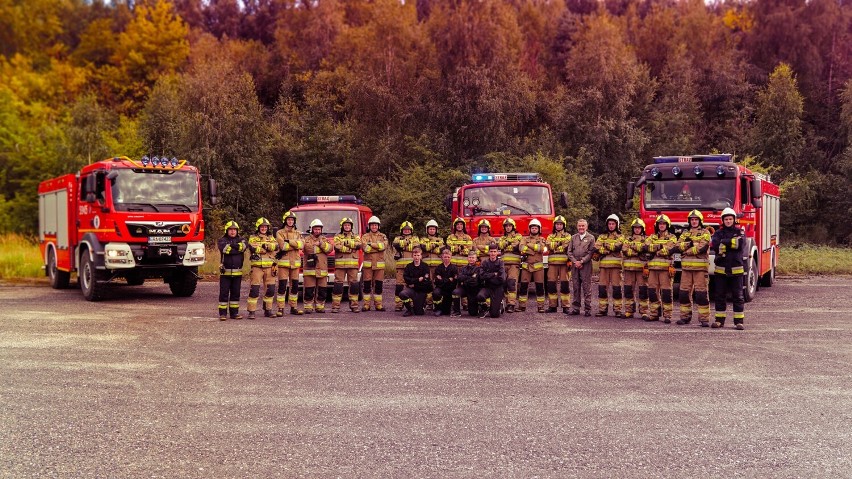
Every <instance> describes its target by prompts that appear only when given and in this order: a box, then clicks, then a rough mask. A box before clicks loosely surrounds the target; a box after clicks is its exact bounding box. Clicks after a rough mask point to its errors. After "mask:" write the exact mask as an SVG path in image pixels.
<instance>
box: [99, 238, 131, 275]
mask: <svg viewBox="0 0 852 479" xmlns="http://www.w3.org/2000/svg"><path fill="white" fill-rule="evenodd" d="M104 265H105V266H106V267H107V268H108V269H122V268H133V267H135V266H136V260H135V259H133V251H132V250H131V249H130V245H128V244H127V243H107V245H106V246H104Z"/></svg>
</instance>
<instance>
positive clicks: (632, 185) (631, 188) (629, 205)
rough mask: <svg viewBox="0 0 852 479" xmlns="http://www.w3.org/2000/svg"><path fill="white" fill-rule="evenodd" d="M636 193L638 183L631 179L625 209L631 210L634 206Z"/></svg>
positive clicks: (628, 184)
mask: <svg viewBox="0 0 852 479" xmlns="http://www.w3.org/2000/svg"><path fill="white" fill-rule="evenodd" d="M634 194H636V183H634V182H632V181H630V182H628V183H627V200H626V201H625V202H624V209H625V210H630V209H632V208H633V195H634Z"/></svg>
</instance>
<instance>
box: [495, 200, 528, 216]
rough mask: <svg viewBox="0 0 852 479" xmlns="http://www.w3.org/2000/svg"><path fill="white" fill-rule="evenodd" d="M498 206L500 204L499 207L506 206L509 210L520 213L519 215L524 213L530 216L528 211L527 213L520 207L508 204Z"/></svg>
mask: <svg viewBox="0 0 852 479" xmlns="http://www.w3.org/2000/svg"><path fill="white" fill-rule="evenodd" d="M500 204H501V205H503V206H508V207H509V208H512V209H513V210H518V211H520V212H521V213H526V214H528V215H530V216H532V213H530V212H529V211H527V210H525V209H523V208H521V207H520V206H515V205H510V204H509V203H500Z"/></svg>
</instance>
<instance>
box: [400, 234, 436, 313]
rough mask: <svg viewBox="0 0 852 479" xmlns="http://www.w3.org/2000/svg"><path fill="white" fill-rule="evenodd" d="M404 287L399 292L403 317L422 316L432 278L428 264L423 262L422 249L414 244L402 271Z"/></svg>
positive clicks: (431, 287)
mask: <svg viewBox="0 0 852 479" xmlns="http://www.w3.org/2000/svg"><path fill="white" fill-rule="evenodd" d="M402 277H403V280H404V281H405V288H403V290H402V292H401V293H399V297H400V298H402V304H403V305H404V306H405V313H403V314H402V315H403V316H404V317H408V316H411V315H412V314H414V315H417V316H423V314H424V311H423V307H424V306H425V305H426V294H427V293H430V292H432V289H433V286H432V278H430V277H429V266H427V265H426V263H424V262H423V249H422V248H421V247H420V245H415V246H414V247H413V248H412V250H411V262H410V263H408V264H406V265H405V269H404V270H403V271H402Z"/></svg>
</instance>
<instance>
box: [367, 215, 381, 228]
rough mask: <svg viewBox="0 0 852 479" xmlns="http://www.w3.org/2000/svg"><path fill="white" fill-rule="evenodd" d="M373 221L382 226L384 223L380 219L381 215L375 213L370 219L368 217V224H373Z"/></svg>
mask: <svg viewBox="0 0 852 479" xmlns="http://www.w3.org/2000/svg"><path fill="white" fill-rule="evenodd" d="M373 223H376V224H377V225H379V226H381V225H382V222H381V221H379V217H378V216H375V215H374V216H371V217H370V219H368V220H367V224H368V225H371V224H373Z"/></svg>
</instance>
